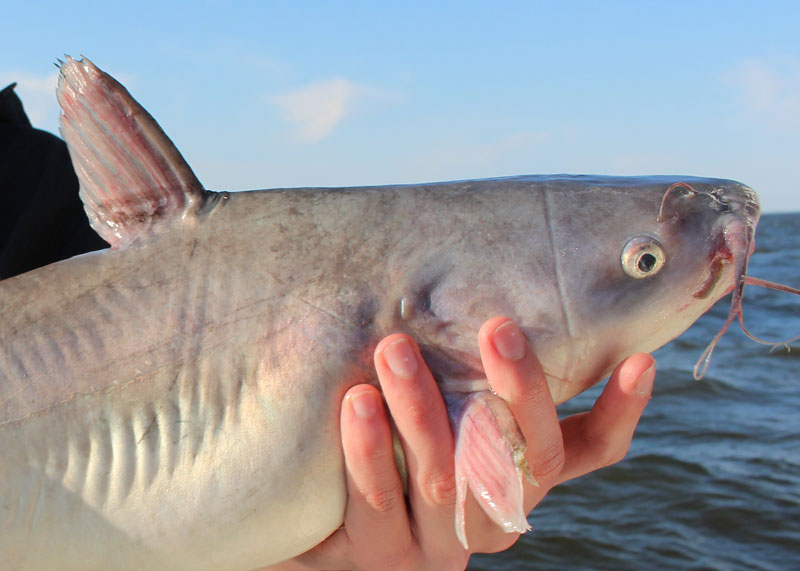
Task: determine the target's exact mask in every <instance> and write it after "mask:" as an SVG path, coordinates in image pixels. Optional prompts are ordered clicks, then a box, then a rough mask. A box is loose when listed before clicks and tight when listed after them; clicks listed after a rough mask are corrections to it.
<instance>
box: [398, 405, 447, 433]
mask: <svg viewBox="0 0 800 571" xmlns="http://www.w3.org/2000/svg"><path fill="white" fill-rule="evenodd" d="M438 412H439V411H438V410H437V409H436V408H435V407H432V406H430V405H429V403H424V404H422V403H415V404H410V405H409V406H408V408H407V409H406V414H405V416H406V418H407V419H408V422H409V423H410V424H411V426H412V429H413V430H417V431H425V430H427V428H428V427H429V426H431V425H432V424H434V421H435V419H436V416H437V413H438Z"/></svg>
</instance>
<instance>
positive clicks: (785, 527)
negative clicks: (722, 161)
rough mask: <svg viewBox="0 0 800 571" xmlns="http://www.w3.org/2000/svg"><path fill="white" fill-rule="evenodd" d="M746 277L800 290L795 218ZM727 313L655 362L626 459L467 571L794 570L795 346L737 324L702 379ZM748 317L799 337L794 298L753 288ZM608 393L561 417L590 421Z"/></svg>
mask: <svg viewBox="0 0 800 571" xmlns="http://www.w3.org/2000/svg"><path fill="white" fill-rule="evenodd" d="M748 273H749V274H751V275H753V276H756V277H760V278H763V279H767V280H770V281H774V282H779V283H784V284H787V285H790V286H793V287H800V214H773V215H765V216H763V217H762V219H761V223H760V224H759V228H758V231H757V233H756V252H755V254H754V255H753V256H752V258H751V260H750V267H749V272H748ZM729 301H730V298H725V299H724V300H722V301H721V302H719V303H718V304H717V305H716V306H715V307H714V308H713V309H712V310H711V311H710V312H709V313H707V314H706V315H704V316H703V317H702V318H701V319H700V320H699V321H698V322H697V323H696V324H695V325H694V326H693V327H692V328H691V329H690V330H689V331H687V332H686V333H684V334H683V335H682V336H681V337H680V338H678V339H677V340H676V341H673V342H672V343H670V344H669V345H668V346H666V347H664V348H662V349H660V350H659V351H657V352H656V353H655V356H656V359H657V361H658V373H657V374H656V384H655V390H654V394H653V399H652V400H651V402H650V403H649V404H648V406H647V409H646V410H645V413H644V417H643V418H642V421H641V423H640V424H639V428H638V430H637V433H636V437H635V438H634V441H633V445H632V446H631V450H630V452H629V454H628V457H627V458H626V459H625V460H624V461H623V462H621V463H620V464H618V465H616V466H612V467H610V468H606V469H604V470H601V471H599V472H596V473H594V474H590V475H588V476H584V477H583V478H579V479H577V480H574V481H572V482H568V483H566V484H564V485H562V486H559V487H557V488H555V489H554V490H553V491H552V492H550V494H549V495H548V497H547V498H545V500H544V502H543V503H542V504H540V505H539V506H538V507H537V508H536V509H535V510H534V511H533V513H532V514H531V515H530V517H529V521H530V523H531V525H532V526H533V531H532V532H529V533H528V534H526V535H525V536H523V537H522V538H521V539H520V540H519V541H518V542H517V543H516V545H515V546H514V547H513V548H512V549H510V550H508V551H506V552H504V553H499V554H492V555H476V556H473V558H472V560H471V561H470V566H469V568H470V569H472V570H475V571H477V570H480V569H486V570H489V569H491V570H512V569H614V570H625V569H631V570H633V569H636V570H639V569H715V570H740V569H741V570H745V569H746V570H751V569H752V570H800V343H795V344H794V346H795V348H794V349H793V350H792V351H790V352H786V350H785V349H784V350H782V351H774V352H772V353H771V352H770V347H768V346H764V345H759V344H756V343H754V342H753V341H751V340H749V339H748V338H747V337H745V336H744V335H743V334H742V333H740V330H739V327H738V325H737V324H735V323H734V324H733V325H731V328H730V330H729V331H728V333H727V334H726V335H725V337H723V338H722V341H721V342H720V344H719V345H718V346H717V349H716V350H715V351H714V356H713V358H712V361H711V366H710V367H709V369H708V373H707V374H706V376H705V378H704V379H703V380H702V381H694V380H693V379H692V368H693V367H694V364H695V362H696V361H697V358H698V357H699V356H700V354H701V353H702V352H703V349H704V348H705V346H706V345H707V344H708V342H709V341H710V340H711V339H712V337H713V336H714V335H715V334H716V333H717V331H718V330H719V328H720V327H721V326H722V323H723V322H724V320H725V316H726V315H727V312H728V308H729V306H728V305H727V304H728V303H729ZM744 317H745V324H746V325H748V328H749V329H750V331H751V332H752V333H753V334H755V335H758V336H759V337H762V338H765V339H768V340H785V339H788V338H790V337H794V336H796V335H798V334H800V297H799V296H793V295H789V294H786V293H781V292H774V291H770V290H765V289H762V288H755V287H747V288H746V290H745V301H744ZM600 390H601V387H595V388H594V389H592V390H591V391H588V392H587V393H584V394H583V395H580V396H579V397H576V398H575V399H573V400H571V401H569V402H567V403H565V404H564V405H562V407H561V409H560V412H561V413H563V414H564V415H567V414H572V413H575V412H578V411H582V410H586V409H588V408H589V407H591V405H592V403H593V402H594V400H595V399H596V398H597V395H599V393H600Z"/></svg>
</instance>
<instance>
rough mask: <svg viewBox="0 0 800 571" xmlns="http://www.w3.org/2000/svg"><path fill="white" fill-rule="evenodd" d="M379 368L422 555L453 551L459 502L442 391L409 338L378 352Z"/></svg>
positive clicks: (391, 341)
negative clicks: (427, 551)
mask: <svg viewBox="0 0 800 571" xmlns="http://www.w3.org/2000/svg"><path fill="white" fill-rule="evenodd" d="M375 367H376V369H377V371H378V377H379V379H380V383H381V388H382V390H383V393H384V396H385V398H386V402H387V405H388V406H389V410H390V411H391V414H392V419H393V420H394V423H395V426H396V427H397V433H398V436H399V438H400V442H401V444H402V446H403V451H404V453H405V456H406V465H407V468H408V478H409V482H408V496H409V501H410V503H411V513H412V514H413V524H414V526H415V527H416V529H417V533H416V534H415V535H416V537H417V539H418V540H419V541H420V542H421V543H422V544H423V546H422V547H423V550H425V549H427V548H431V546H434V547H433V548H434V549H436V550H440V551H441V552H448V551H449V550H451V549H453V547H454V545H458V544H457V540H456V537H455V533H454V517H455V512H454V504H455V498H456V489H455V471H454V465H453V436H452V432H451V429H450V422H449V420H448V416H447V410H446V407H445V404H444V401H443V399H442V396H441V393H440V392H439V388H438V386H437V385H436V382H435V381H434V380H433V377H432V376H431V374H430V371H429V370H428V368H427V366H426V365H425V363H424V361H423V359H422V355H421V354H420V351H419V347H418V346H417V345H416V343H414V341H413V340H412V339H410V338H409V337H408V336H406V335H399V334H398V335H391V336H389V337H387V338H386V339H384V340H383V341H382V342H381V343H379V344H378V347H377V348H376V350H375Z"/></svg>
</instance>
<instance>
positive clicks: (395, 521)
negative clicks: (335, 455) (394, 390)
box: [341, 385, 412, 560]
mask: <svg viewBox="0 0 800 571" xmlns="http://www.w3.org/2000/svg"><path fill="white" fill-rule="evenodd" d="M341 428H342V446H343V449H344V458H345V465H346V467H347V474H348V477H347V488H348V502H347V510H346V512H345V521H344V525H345V531H346V532H347V534H348V536H350V537H352V538H358V541H359V543H360V544H362V546H364V547H366V548H367V550H368V551H370V552H371V554H372V555H374V556H375V557H377V558H378V560H381V558H383V557H389V558H391V557H392V556H393V555H394V553H402V552H403V551H405V550H407V548H408V545H410V543H411V541H412V537H411V533H410V527H409V521H408V513H407V510H406V503H405V496H404V494H403V483H402V481H401V479H400V475H399V473H398V471H397V465H396V463H395V459H394V446H393V443H392V432H391V427H390V424H389V419H388V417H387V415H386V411H385V409H384V406H383V402H382V399H381V396H380V393H379V392H378V389H376V388H375V387H373V386H370V385H358V386H356V387H353V388H352V389H350V390H349V391H348V392H347V394H346V395H345V398H344V400H343V401H342V416H341ZM356 547H358V545H356ZM355 555H356V556H364V555H365V554H363V553H359V554H355Z"/></svg>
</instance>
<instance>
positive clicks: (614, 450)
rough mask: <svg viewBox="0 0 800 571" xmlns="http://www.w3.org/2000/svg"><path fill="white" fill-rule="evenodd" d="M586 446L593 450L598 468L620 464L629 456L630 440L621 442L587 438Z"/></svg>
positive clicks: (602, 438) (597, 437) (598, 437)
mask: <svg viewBox="0 0 800 571" xmlns="http://www.w3.org/2000/svg"><path fill="white" fill-rule="evenodd" d="M584 440H585V442H586V446H587V448H588V449H590V450H592V451H593V453H594V457H595V459H596V460H595V463H596V464H597V466H598V467H605V466H611V465H612V464H616V463H618V462H620V461H621V460H622V459H623V458H625V456H627V454H628V449H629V448H630V445H631V443H630V440H625V441H623V442H620V441H618V440H614V439H610V438H606V437H601V436H595V437H594V438H585V439H584Z"/></svg>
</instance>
